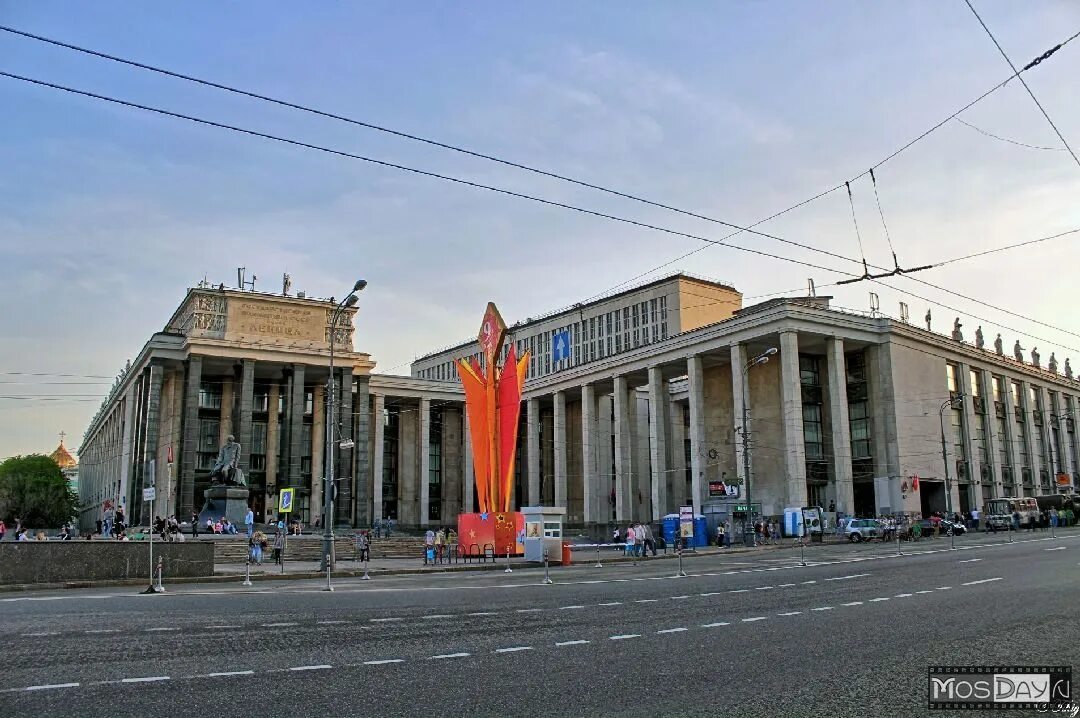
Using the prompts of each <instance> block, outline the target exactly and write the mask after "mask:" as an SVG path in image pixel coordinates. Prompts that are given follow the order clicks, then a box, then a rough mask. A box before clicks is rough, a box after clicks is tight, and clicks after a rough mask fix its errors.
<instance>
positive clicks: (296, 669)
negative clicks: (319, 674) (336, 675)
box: [289, 663, 333, 671]
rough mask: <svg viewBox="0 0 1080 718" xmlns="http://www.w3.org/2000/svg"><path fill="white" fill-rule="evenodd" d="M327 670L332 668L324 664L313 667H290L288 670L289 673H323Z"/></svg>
mask: <svg viewBox="0 0 1080 718" xmlns="http://www.w3.org/2000/svg"><path fill="white" fill-rule="evenodd" d="M328 668H333V666H328V665H326V664H325V663H320V664H318V665H314V666H292V667H290V668H289V670H290V671H325V670H327V669H328Z"/></svg>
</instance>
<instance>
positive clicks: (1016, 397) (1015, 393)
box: [1009, 381, 1024, 409]
mask: <svg viewBox="0 0 1080 718" xmlns="http://www.w3.org/2000/svg"><path fill="white" fill-rule="evenodd" d="M1009 393H1010V394H1012V403H1013V406H1015V407H1016V408H1018V409H1022V408H1023V406H1024V404H1023V402H1022V401H1021V399H1020V382H1018V381H1013V382H1009Z"/></svg>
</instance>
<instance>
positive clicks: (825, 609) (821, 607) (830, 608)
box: [810, 606, 833, 611]
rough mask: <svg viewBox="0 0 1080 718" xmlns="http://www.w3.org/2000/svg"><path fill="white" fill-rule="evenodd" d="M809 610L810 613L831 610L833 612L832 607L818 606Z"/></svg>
mask: <svg viewBox="0 0 1080 718" xmlns="http://www.w3.org/2000/svg"><path fill="white" fill-rule="evenodd" d="M810 610H811V611H831V610H833V607H832V606H820V607H818V608H811V609H810Z"/></svg>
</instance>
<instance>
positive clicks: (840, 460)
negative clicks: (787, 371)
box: [826, 337, 855, 516]
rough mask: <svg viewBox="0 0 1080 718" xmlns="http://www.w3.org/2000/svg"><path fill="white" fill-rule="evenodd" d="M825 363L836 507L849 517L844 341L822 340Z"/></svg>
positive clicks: (852, 495)
mask: <svg viewBox="0 0 1080 718" xmlns="http://www.w3.org/2000/svg"><path fill="white" fill-rule="evenodd" d="M826 344H827V350H828V358H827V362H828V366H829V420H830V423H831V424H832V454H833V459H832V464H833V477H834V480H835V482H836V510H837V511H842V512H844V513H846V514H848V515H849V516H850V515H851V514H852V513H853V512H854V511H855V493H854V485H853V483H852V472H851V421H850V419H849V417H848V400H847V364H846V361H845V359H844V340H843V339H841V338H839V337H833V338H831V339H827V340H826Z"/></svg>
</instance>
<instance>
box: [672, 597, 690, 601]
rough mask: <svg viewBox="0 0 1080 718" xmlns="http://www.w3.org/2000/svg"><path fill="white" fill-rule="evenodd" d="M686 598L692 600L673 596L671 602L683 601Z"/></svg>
mask: <svg viewBox="0 0 1080 718" xmlns="http://www.w3.org/2000/svg"><path fill="white" fill-rule="evenodd" d="M685 598H690V597H689V596H672V597H671V600H672V601H682V600H683V599H685Z"/></svg>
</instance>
